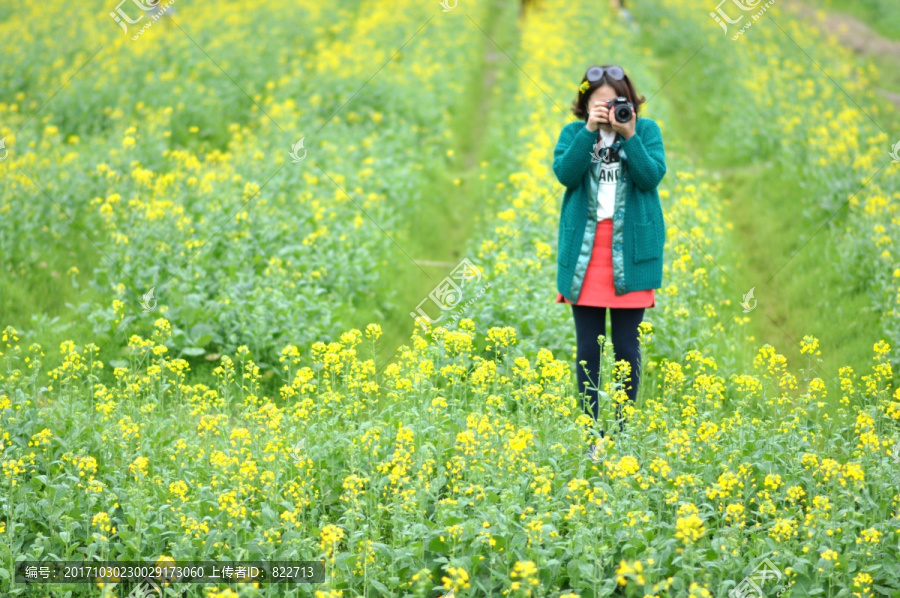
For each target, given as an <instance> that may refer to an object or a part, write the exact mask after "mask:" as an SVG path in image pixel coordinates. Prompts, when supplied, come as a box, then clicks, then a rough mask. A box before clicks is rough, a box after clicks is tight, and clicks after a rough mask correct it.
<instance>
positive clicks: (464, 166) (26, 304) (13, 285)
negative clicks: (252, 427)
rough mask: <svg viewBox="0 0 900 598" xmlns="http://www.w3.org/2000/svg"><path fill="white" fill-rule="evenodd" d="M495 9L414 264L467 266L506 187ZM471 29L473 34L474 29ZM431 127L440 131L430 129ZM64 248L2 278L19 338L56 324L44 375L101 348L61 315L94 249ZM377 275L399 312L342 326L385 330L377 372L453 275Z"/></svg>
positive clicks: (495, 0) (441, 271)
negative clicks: (490, 129) (68, 345)
mask: <svg viewBox="0 0 900 598" xmlns="http://www.w3.org/2000/svg"><path fill="white" fill-rule="evenodd" d="M491 4H492V10H491V12H490V16H489V20H488V21H487V22H485V23H478V26H480V27H481V28H482V29H483V30H484V31H485V32H486V33H487V34H488V35H489V36H490V38H491V39H493V40H494V41H491V39H488V37H484V36H482V43H483V48H484V52H483V53H482V57H483V58H482V61H481V62H479V63H478V64H474V65H472V69H471V71H470V78H469V80H468V81H467V92H466V94H464V97H463V99H462V100H461V102H460V105H458V106H455V107H454V108H453V110H451V114H452V115H453V116H454V119H453V120H452V122H451V123H450V127H451V132H452V136H451V138H450V139H449V143H448V145H449V146H450V147H453V148H454V153H455V156H457V158H458V159H457V160H456V161H455V167H454V168H452V169H449V170H448V169H439V168H437V167H431V166H430V165H428V164H424V166H425V169H426V172H427V174H428V180H429V183H428V188H427V189H426V190H424V193H423V196H425V197H427V198H428V201H427V202H423V203H422V204H421V205H420V209H419V210H417V211H416V212H414V213H409V214H407V215H406V217H407V221H406V226H407V228H408V232H409V236H410V240H409V242H402V241H398V242H399V243H400V244H401V246H402V247H403V249H404V251H405V252H406V253H407V254H409V256H410V257H411V258H413V259H415V260H426V261H435V262H446V263H452V264H454V265H455V264H456V263H458V262H459V261H460V260H461V259H462V258H463V257H465V256H463V255H462V254H461V248H462V247H463V246H464V244H465V241H466V239H468V238H469V237H470V236H471V235H472V234H474V233H475V231H476V229H477V227H478V225H479V222H480V218H479V214H481V213H485V212H487V211H489V207H490V205H489V199H490V196H491V195H492V190H493V188H494V185H495V184H496V182H498V181H501V180H505V179H506V175H507V169H505V168H503V167H502V164H501V163H500V161H499V159H498V156H499V155H500V154H501V151H500V148H499V147H497V146H496V143H497V142H496V141H494V142H491V141H490V140H488V139H485V138H484V137H485V133H486V131H487V123H488V120H489V119H490V113H491V110H497V109H498V108H497V107H496V106H490V104H489V102H488V97H489V94H490V92H491V88H489V87H488V86H489V85H491V84H492V81H494V80H495V79H496V78H497V76H498V71H506V72H510V73H511V72H512V70H513V69H515V68H516V67H515V65H514V64H513V63H512V62H510V61H509V60H508V59H507V58H506V57H505V56H503V55H502V54H499V55H496V56H495V60H494V61H493V62H489V61H487V60H485V59H484V57H485V56H487V55H488V54H489V53H494V54H497V50H496V46H495V45H494V42H496V44H497V45H499V46H500V47H501V48H504V49H506V50H507V51H508V50H509V49H511V48H515V47H516V46H517V45H518V28H517V20H518V12H517V9H518V5H517V4H515V3H512V2H505V1H503V0H491ZM472 27H475V25H474V24H472ZM491 70H494V72H491ZM489 108H490V110H489ZM435 126H445V124H444V123H436V125H435ZM481 161H487V162H488V163H489V164H488V166H487V167H486V168H484V169H482V168H481V167H480V166H479V164H480V163H481ZM482 173H484V174H485V179H484V180H482V179H481V178H480V177H481V175H482ZM455 179H459V180H460V184H459V185H456V184H454V180H455ZM75 230H76V231H77V229H75ZM68 242H69V243H71V244H74V245H76V246H79V247H80V249H81V250H80V251H77V252H74V253H75V254H76V255H75V256H72V255H70V253H72V252H70V251H69V250H68V249H65V244H64V243H59V244H58V245H57V244H54V243H50V244H48V246H46V247H44V248H42V253H41V256H40V261H44V262H46V263H47V267H46V268H25V272H24V273H21V274H18V275H17V276H15V277H14V276H13V275H12V274H11V273H9V272H6V271H2V270H0V289H2V290H3V291H2V292H0V314H3V316H4V318H3V320H4V322H5V323H7V324H10V325H12V326H14V327H15V328H16V329H18V330H23V329H30V328H33V327H34V326H35V325H34V324H33V323H32V322H31V318H32V316H33V315H35V314H39V315H40V317H41V318H42V319H45V320H52V319H53V318H56V317H59V318H60V322H59V324H58V325H54V326H49V325H48V326H42V327H40V329H39V330H38V331H37V334H36V335H35V336H34V338H33V339H30V340H31V341H32V342H38V343H40V344H41V345H42V346H43V347H44V350H45V353H46V360H45V363H46V365H47V366H49V367H53V365H55V364H56V363H57V358H56V356H57V355H58V347H59V345H60V343H61V342H62V341H64V340H67V339H73V340H76V341H77V342H78V343H79V344H81V343H87V342H94V343H96V344H97V345H103V344H104V341H105V340H106V339H97V338H94V335H93V333H92V332H91V331H90V329H89V327H87V326H85V325H83V324H81V323H80V320H79V319H78V318H73V316H72V313H71V311H70V310H69V309H68V308H67V307H66V304H67V303H77V302H79V301H80V300H83V296H82V295H81V293H82V292H84V291H85V290H86V288H85V284H84V283H82V284H81V285H80V287H79V288H74V287H73V286H72V284H71V282H70V280H69V277H67V276H66V275H65V273H66V270H67V269H68V268H69V267H70V266H71V265H73V264H74V263H75V261H77V262H78V265H79V268H80V270H81V272H82V278H86V276H85V275H86V274H88V273H90V268H91V265H90V264H89V262H90V260H91V259H93V258H95V257H96V255H95V254H96V253H97V251H96V248H95V247H93V245H91V244H90V241H88V240H87V239H86V238H85V237H84V235H82V234H81V233H80V232H79V233H78V234H77V238H72V239H69V240H68ZM373 267H379V268H380V269H381V270H382V271H383V272H384V278H383V280H384V281H385V282H384V284H385V286H389V287H392V288H394V289H396V290H397V296H396V304H397V305H398V310H397V311H394V312H389V313H381V312H380V311H378V310H377V309H375V308H368V307H362V308H360V309H358V310H356V311H355V312H354V313H353V316H352V317H351V318H350V319H348V320H347V321H345V322H344V323H343V329H350V328H359V329H363V328H365V326H366V325H367V324H369V323H371V322H377V323H380V324H381V326H382V329H383V332H384V336H383V338H382V339H381V340H380V341H379V347H380V351H381V355H379V357H378V362H379V367H380V366H381V365H384V364H385V361H386V360H389V359H391V358H392V357H396V349H397V348H398V347H399V346H400V345H402V344H406V343H408V341H409V335H410V332H411V330H412V327H413V325H414V324H413V320H412V318H411V317H410V316H409V312H410V311H413V310H414V309H415V307H416V305H417V304H418V303H419V302H420V301H421V300H422V299H423V298H425V297H426V296H427V295H428V293H429V292H431V290H432V289H433V288H434V287H435V285H436V284H437V283H438V282H439V281H440V280H441V279H443V278H444V277H445V276H446V275H447V274H449V273H450V271H451V270H452V269H453V266H427V265H422V266H421V267H417V266H416V265H415V264H413V263H412V262H411V261H410V260H408V259H406V257H404V256H403V255H402V253H400V252H399V250H398V258H397V260H396V261H395V262H394V263H393V264H388V265H386V266H383V265H378V264H373ZM53 271H56V272H58V273H59V274H60V277H59V278H55V277H53V276H52V275H51V272H53ZM360 303H361V304H364V303H365V301H364V300H361V301H360ZM122 342H123V339H121V338H120V339H118V342H110V343H109V345H107V346H106V348H105V349H104V350H103V351H101V353H100V359H101V361H103V362H105V363H109V361H111V360H113V359H121V350H120V349H119V345H121V344H122ZM189 361H190V362H191V370H192V375H191V382H192V383H200V382H202V383H206V384H210V383H214V382H215V378H214V376H213V375H212V370H213V369H214V368H215V367H216V366H217V365H218V363H217V362H208V361H205V360H202V359H200V360H198V359H193V358H191V359H189ZM51 364H53V365H51ZM108 369H109V372H108V373H111V370H112V368H108ZM266 380H267V382H268V383H269V386H268V388H267V390H268V391H269V393H270V395H269V396H275V395H277V387H278V383H277V381H276V380H275V379H274V378H273V377H272V376H266Z"/></svg>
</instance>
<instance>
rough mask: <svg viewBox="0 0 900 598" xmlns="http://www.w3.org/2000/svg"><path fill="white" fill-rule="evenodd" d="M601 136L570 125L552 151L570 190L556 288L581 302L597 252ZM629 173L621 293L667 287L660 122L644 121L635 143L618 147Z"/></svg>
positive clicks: (616, 232)
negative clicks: (598, 146)
mask: <svg viewBox="0 0 900 598" xmlns="http://www.w3.org/2000/svg"><path fill="white" fill-rule="evenodd" d="M596 141H597V133H596V132H591V131H590V130H588V128H587V126H586V125H585V121H583V120H577V121H573V122H570V123H569V124H567V125H566V126H565V127H563V130H562V132H561V133H560V135H559V140H558V141H557V142H556V149H554V151H553V172H554V173H556V178H557V179H559V182H560V183H562V184H563V185H565V186H566V193H565V195H564V196H563V202H562V210H561V213H560V218H559V243H558V245H557V251H558V252H557V270H556V286H557V290H558V291H559V292H560V293H561V294H562V295H563V297H565V298H566V299H568V300H569V301H571V302H573V303H575V302H577V301H578V297H579V295H580V294H581V287H582V283H583V282H584V274H585V272H586V271H587V265H588V262H589V261H590V258H591V252H592V251H593V247H594V234H595V232H596V229H597V182H596V180H595V179H596V177H597V172H598V169H599V163H598V162H593V161H592V158H593V153H592V151H593V145H594V143H596ZM613 147H614V148H616V149H618V151H619V158H620V160H621V168H622V172H621V174H620V177H619V183H618V185H616V199H615V203H614V207H613V227H612V229H613V232H612V261H613V284H614V286H615V292H616V295H624V294H625V293H629V292H631V291H641V290H646V289H657V288H659V287H661V286H662V265H663V247H664V246H665V244H666V226H665V222H664V220H663V213H662V207H661V206H660V203H659V193H658V192H657V189H656V187H657V185H659V182H660V181H661V180H662V178H663V176H665V174H666V154H665V151H664V150H663V143H662V134H661V133H660V131H659V125H657V124H656V122H655V121H653V120H651V119H649V118H643V117H639V118H638V119H637V121H636V122H635V132H634V135H632V137H631V138H630V139H621V137H620V136H619V138H618V140H617V141H616V142H615V143H614V144H613Z"/></svg>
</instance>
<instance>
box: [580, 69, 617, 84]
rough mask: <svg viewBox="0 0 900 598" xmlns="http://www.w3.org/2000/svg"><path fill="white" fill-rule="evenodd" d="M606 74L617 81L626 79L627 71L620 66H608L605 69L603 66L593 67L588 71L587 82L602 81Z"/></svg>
mask: <svg viewBox="0 0 900 598" xmlns="http://www.w3.org/2000/svg"><path fill="white" fill-rule="evenodd" d="M604 74H605V75H607V76H608V77H609V78H610V79H615V80H616V81H621V80H622V79H624V78H625V71H624V70H622V67H620V66H608V67H606V68H605V69H604V68H603V67H602V66H592V67H591V68H589V69H588V71H587V80H588V81H590V82H591V83H594V82H596V81H599V80H600V79H602V78H603V75H604Z"/></svg>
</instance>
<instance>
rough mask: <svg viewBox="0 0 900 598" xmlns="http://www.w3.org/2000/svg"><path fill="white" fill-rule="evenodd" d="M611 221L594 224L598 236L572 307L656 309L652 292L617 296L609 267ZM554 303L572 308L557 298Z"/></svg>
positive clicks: (563, 299)
mask: <svg viewBox="0 0 900 598" xmlns="http://www.w3.org/2000/svg"><path fill="white" fill-rule="evenodd" d="M612 228H613V221H612V218H604V219H603V220H600V221H599V222H597V233H596V235H595V236H594V248H593V250H592V251H591V259H590V261H588V267H587V271H586V272H585V273H584V282H583V284H582V287H581V296H580V297H578V301H577V302H576V303H575V305H591V306H594V307H656V297H655V294H654V289H647V290H644V291H631V292H630V293H625V294H624V295H616V287H615V285H614V284H613V265H612ZM556 302H557V303H568V304H569V305H571V304H572V302H571V301H569V300H568V299H566V298H565V297H563V296H562V293H557V294H556Z"/></svg>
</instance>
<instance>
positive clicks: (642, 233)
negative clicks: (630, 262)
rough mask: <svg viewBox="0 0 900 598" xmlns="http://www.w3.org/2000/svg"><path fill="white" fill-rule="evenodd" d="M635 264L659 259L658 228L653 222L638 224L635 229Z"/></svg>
mask: <svg viewBox="0 0 900 598" xmlns="http://www.w3.org/2000/svg"><path fill="white" fill-rule="evenodd" d="M634 244H635V249H634V262H635V263H640V262H646V261H649V260H654V259H657V258H658V257H659V256H658V252H657V245H658V243H657V240H656V228H655V227H654V226H653V221H650V222H638V223H636V224H635V227H634Z"/></svg>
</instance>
